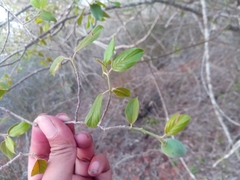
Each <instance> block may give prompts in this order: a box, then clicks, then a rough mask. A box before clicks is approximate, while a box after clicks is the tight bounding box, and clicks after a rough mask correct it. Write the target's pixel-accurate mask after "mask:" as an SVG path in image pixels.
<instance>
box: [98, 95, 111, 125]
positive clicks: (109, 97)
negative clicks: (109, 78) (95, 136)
mask: <svg viewBox="0 0 240 180" xmlns="http://www.w3.org/2000/svg"><path fill="white" fill-rule="evenodd" d="M110 102H111V91H110V92H109V93H108V101H107V105H106V108H105V110H104V112H103V114H102V117H101V119H100V121H99V123H98V126H100V124H101V123H102V121H103V118H104V117H105V115H106V113H107V111H108V108H109V105H110Z"/></svg>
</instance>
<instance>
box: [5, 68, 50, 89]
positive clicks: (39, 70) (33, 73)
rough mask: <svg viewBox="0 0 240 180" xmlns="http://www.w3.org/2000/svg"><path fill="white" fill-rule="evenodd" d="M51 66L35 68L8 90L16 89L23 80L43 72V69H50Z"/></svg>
mask: <svg viewBox="0 0 240 180" xmlns="http://www.w3.org/2000/svg"><path fill="white" fill-rule="evenodd" d="M48 69H49V67H44V68H41V69H38V70H35V71H34V72H32V73H30V74H28V75H27V76H25V77H24V78H22V79H21V80H19V81H18V82H17V83H15V84H14V85H12V86H11V88H9V89H8V92H9V91H11V90H12V89H14V88H15V87H16V86H18V85H19V84H21V83H22V82H23V81H25V80H27V79H28V78H30V77H31V76H33V75H35V74H37V73H39V72H41V71H45V70H48Z"/></svg>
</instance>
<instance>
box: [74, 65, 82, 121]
mask: <svg viewBox="0 0 240 180" xmlns="http://www.w3.org/2000/svg"><path fill="white" fill-rule="evenodd" d="M74 71H75V75H76V78H77V88H78V91H77V98H78V101H77V107H76V110H75V118H74V121H76V122H77V119H78V112H79V109H80V105H81V98H80V94H81V84H80V76H79V73H78V71H77V69H75V70H74Z"/></svg>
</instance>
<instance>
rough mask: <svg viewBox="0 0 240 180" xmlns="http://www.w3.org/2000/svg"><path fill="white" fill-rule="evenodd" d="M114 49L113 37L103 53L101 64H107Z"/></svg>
mask: <svg viewBox="0 0 240 180" xmlns="http://www.w3.org/2000/svg"><path fill="white" fill-rule="evenodd" d="M114 49H115V43H114V37H113V38H112V40H111V42H110V43H109V45H108V47H107V49H106V50H105V52H104V59H103V62H105V63H107V62H108V61H109V60H110V59H111V57H112V55H113V53H114Z"/></svg>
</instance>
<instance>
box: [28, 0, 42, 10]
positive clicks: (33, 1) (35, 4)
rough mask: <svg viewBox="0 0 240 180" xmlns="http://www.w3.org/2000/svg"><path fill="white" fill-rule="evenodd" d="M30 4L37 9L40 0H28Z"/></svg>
mask: <svg viewBox="0 0 240 180" xmlns="http://www.w3.org/2000/svg"><path fill="white" fill-rule="evenodd" d="M30 4H31V5H32V6H33V7H35V8H37V9H39V8H40V2H39V0H30Z"/></svg>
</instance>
